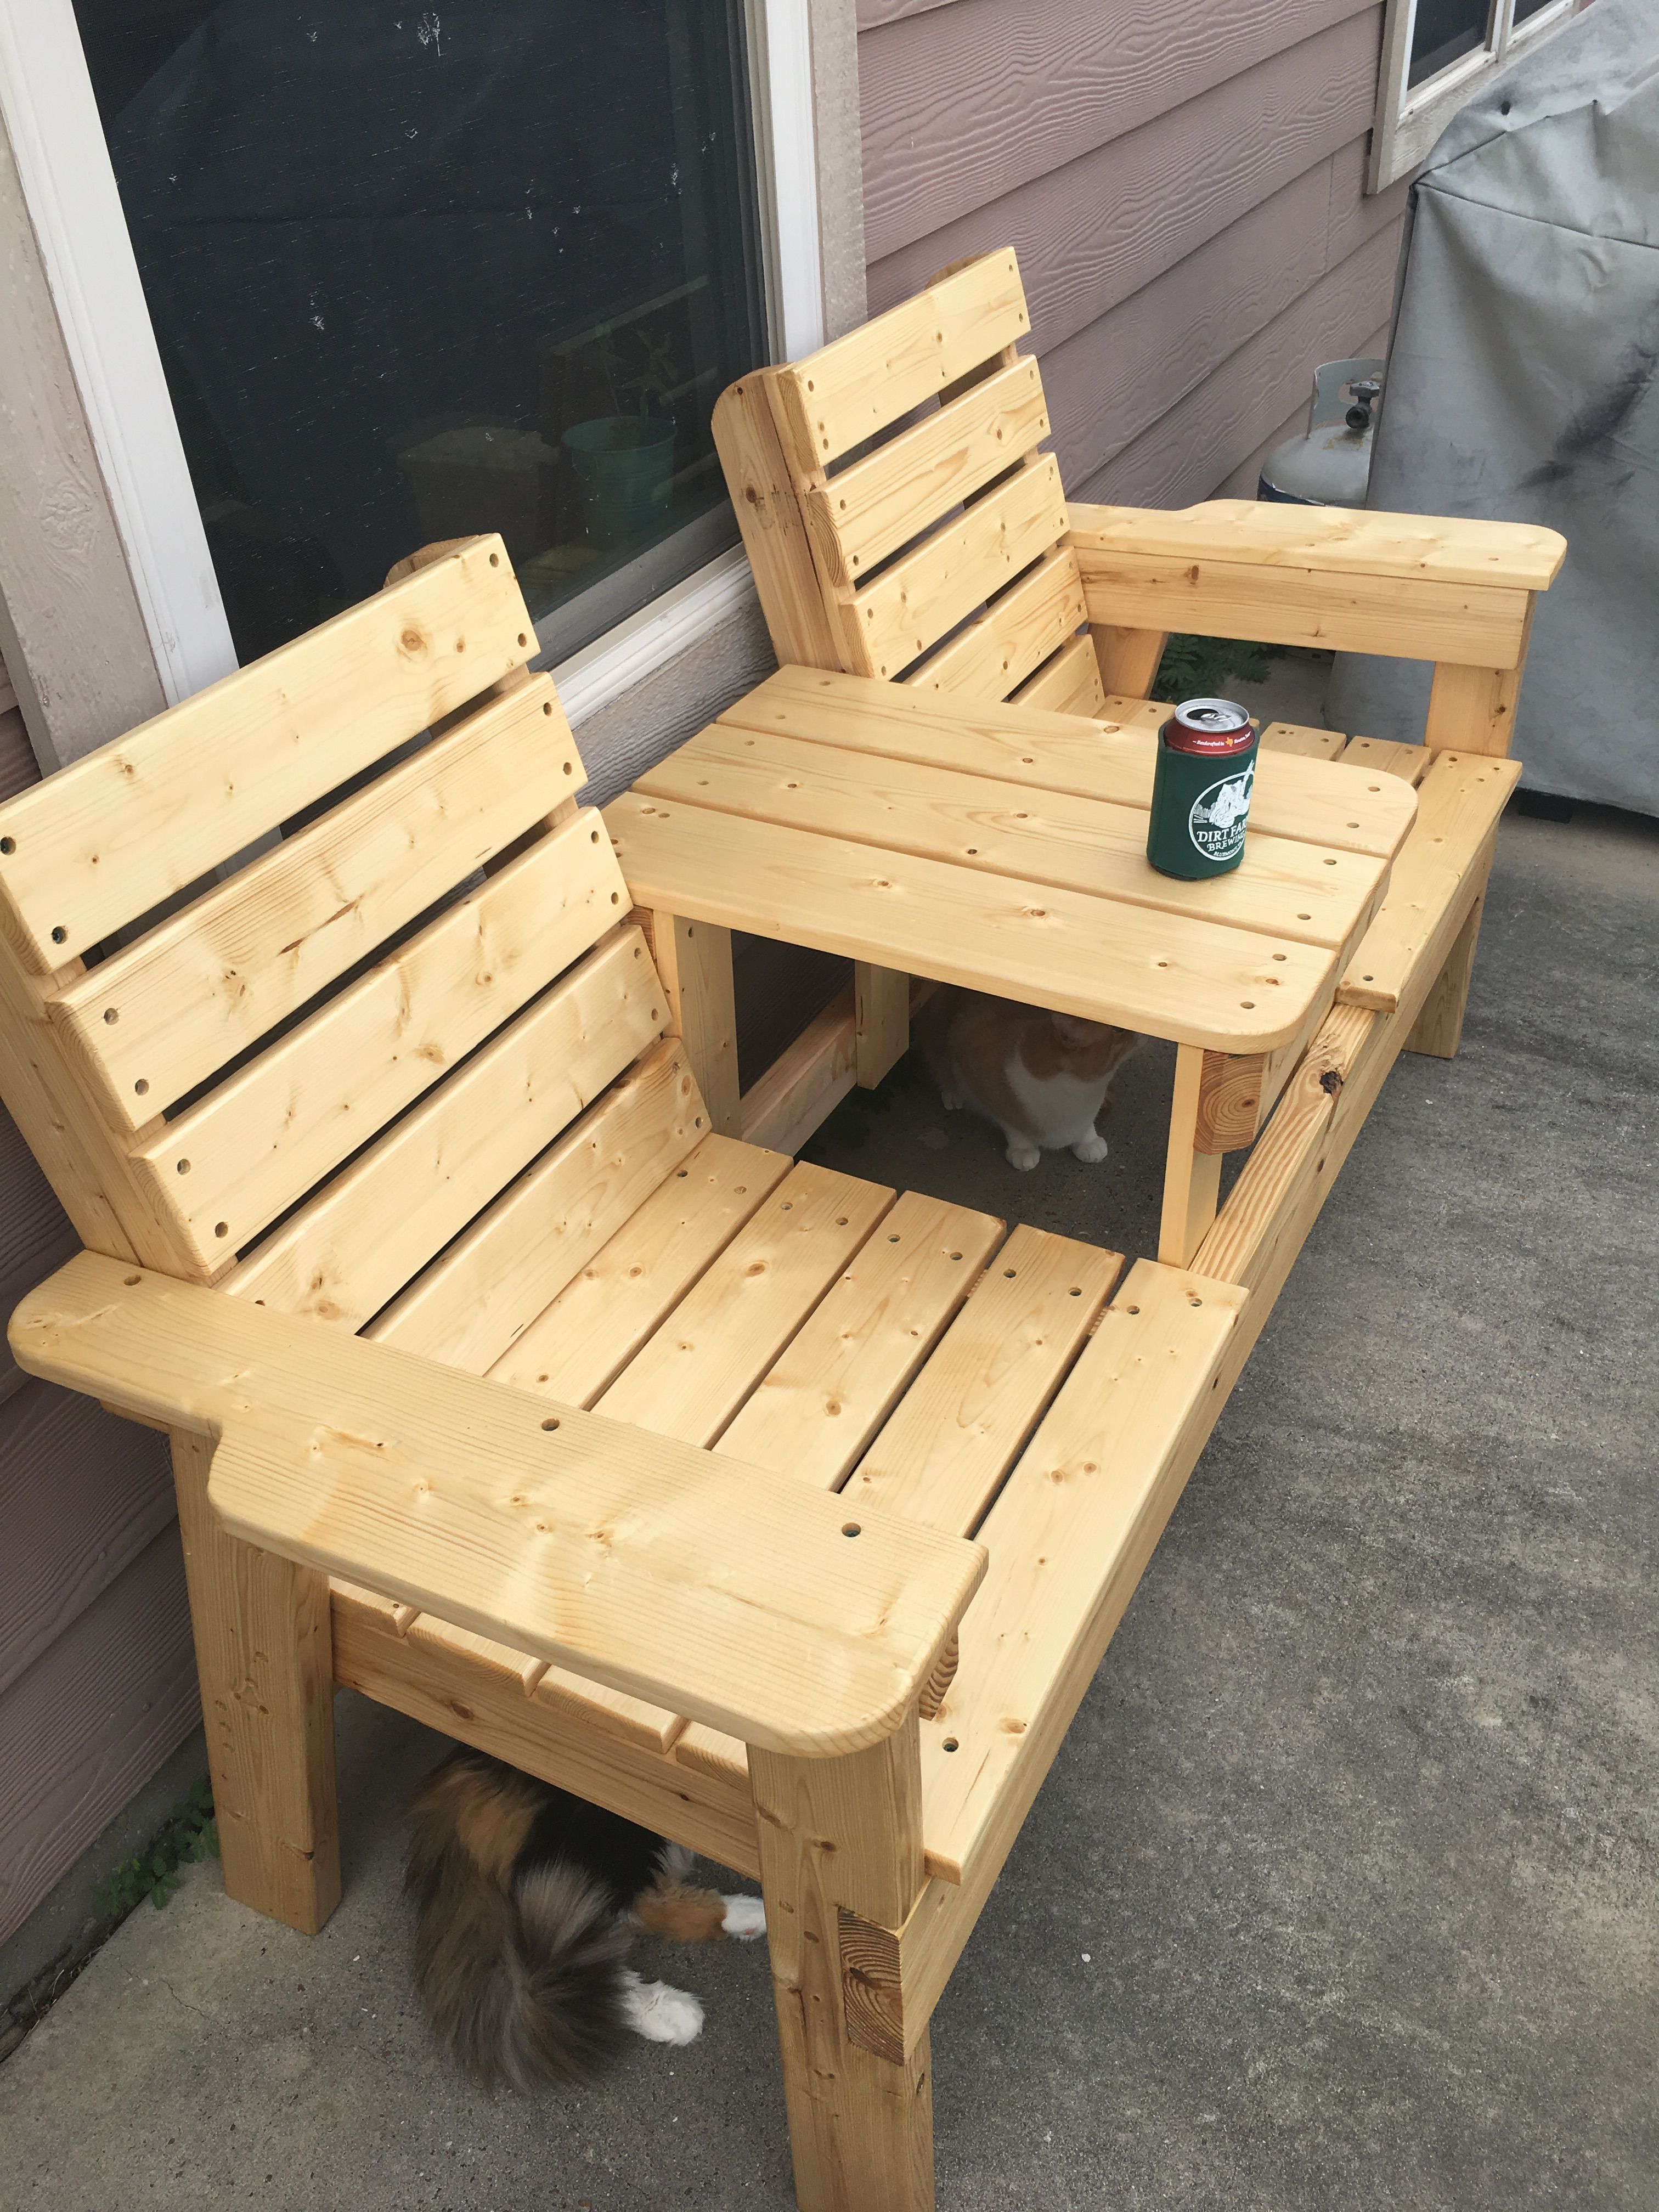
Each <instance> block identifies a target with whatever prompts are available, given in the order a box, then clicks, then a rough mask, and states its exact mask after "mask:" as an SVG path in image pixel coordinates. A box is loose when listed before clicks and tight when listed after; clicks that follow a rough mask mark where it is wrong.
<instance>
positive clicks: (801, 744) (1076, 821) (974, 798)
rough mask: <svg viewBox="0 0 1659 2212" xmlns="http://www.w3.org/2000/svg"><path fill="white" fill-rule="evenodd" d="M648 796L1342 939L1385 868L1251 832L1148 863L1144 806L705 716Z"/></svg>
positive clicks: (646, 788) (1178, 909) (1159, 907)
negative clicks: (1230, 847) (1236, 848)
mask: <svg viewBox="0 0 1659 2212" xmlns="http://www.w3.org/2000/svg"><path fill="white" fill-rule="evenodd" d="M634 789H635V791H642V792H645V793H647V794H648V795H649V796H650V797H653V798H661V799H672V800H677V801H679V802H680V803H682V804H684V805H692V806H712V807H717V808H718V809H719V810H720V811H721V812H722V813H728V814H741V815H744V816H745V817H749V818H750V819H752V820H756V821H763V822H776V823H782V824H784V825H786V826H787V827H793V828H795V829H812V830H815V831H817V833H818V834H820V835H823V836H840V837H845V838H848V839H851V840H853V841H854V842H863V843H866V844H870V845H878V846H882V847H884V848H889V849H890V850H892V851H895V852H902V853H914V854H923V855H926V856H927V857H928V858H930V859H933V860H951V861H954V862H956V863H957V864H958V865H960V866H963V867H970V868H978V869H981V870H982V871H984V872H986V873H987V874H991V875H1012V876H1018V877H1020V878H1024V879H1025V880H1027V881H1030V882H1033V883H1042V884H1054V885H1055V886H1057V887H1059V888H1060V889H1063V890H1079V891H1087V892H1091V893H1093V894H1096V895H1097V896H1101V897H1103V898H1111V899H1121V900H1125V901H1127V902H1128V903H1129V904H1131V905H1133V906H1144V907H1148V908H1152V909H1153V910H1155V911H1156V912H1158V913H1164V914H1185V915H1192V916H1194V918H1195V919H1197V920H1199V921H1212V922H1219V923H1224V924H1225V925H1226V926H1227V927H1230V928H1236V929H1252V930H1255V931H1258V932H1265V933H1267V934H1269V935H1272V936H1273V937H1275V938H1279V937H1290V938H1295V939H1297V940H1298V941H1300V942H1301V943H1303V944H1305V945H1345V944H1346V942H1347V940H1348V939H1349V937H1350V935H1351V934H1352V932H1353V930H1354V927H1355V926H1356V925H1357V923H1358V921H1359V920H1360V918H1361V916H1362V915H1364V912H1365V910H1366V908H1367V906H1368V905H1369V904H1370V901H1371V900H1372V898H1373V897H1374V896H1375V894H1376V889H1377V886H1378V884H1379V883H1380V881H1381V879H1382V876H1383V868H1384V863H1383V861H1382V860H1380V859H1378V858H1376V856H1375V855H1373V854H1364V853H1349V852H1344V851H1342V850H1340V849H1337V850H1334V851H1333V850H1330V849H1328V848H1321V847H1320V846H1317V845H1312V844H1308V843H1305V842H1303V841H1301V840H1300V839H1296V838H1289V837H1275V836H1273V835H1272V834H1271V833H1269V832H1265V831H1258V832H1257V834H1256V835H1255V836H1254V837H1251V838H1249V839H1248V840H1247V841H1246V844H1245V848H1244V858H1243V862H1242V863H1241V865H1240V866H1238V867H1237V868H1236V869H1234V870H1233V872H1231V874H1230V875H1225V876H1212V877H1210V878H1208V879H1207V880H1206V881H1202V882H1198V883H1183V882H1182V881H1181V880H1180V879H1179V878H1176V877H1174V876H1165V875H1161V874H1159V873H1158V871H1157V870H1156V869H1155V868H1152V867H1150V866H1148V865H1147V860H1146V810H1145V808H1143V807H1138V806H1130V805H1124V804H1122V803H1121V802H1120V801H1115V800H1110V799H1079V798H1077V797H1075V796H1074V795H1073V794H1071V793H1058V794H1056V793H1049V792H1043V793H1040V794H1039V793H1035V792H1033V791H1032V790H1031V788H1030V786H1029V785H1024V784H1018V783H1009V782H1004V781H998V780H996V779H994V778H993V777H989V776H981V775H962V774H958V773H957V772H956V771H954V770H952V769H939V768H933V767H927V766H923V765H922V764H921V763H917V762H909V761H890V760H874V759H872V757H871V756H870V755H868V754H866V753H855V752H853V751H850V750H845V749H843V748H842V747H839V746H835V745H829V744H812V743H811V742H809V741H808V740H806V739H805V738H786V737H781V736H778V735H776V734H775V733H774V732H757V731H749V730H741V729H735V728H732V727H731V726H726V725H724V724H720V723H716V724H715V725H714V726H713V727H712V728H710V729H707V730H704V731H702V732H700V733H699V734H698V735H697V736H696V738H692V739H691V740H690V743H689V744H685V745H683V746H682V747H681V748H680V750H678V752H675V753H671V754H670V755H669V757H668V758H667V759H666V760H665V761H662V762H660V763H659V764H658V765H657V766H656V767H655V768H653V769H647V771H646V773H645V774H644V775H642V776H640V777H639V778H638V779H637V780H636V781H635V785H634Z"/></svg>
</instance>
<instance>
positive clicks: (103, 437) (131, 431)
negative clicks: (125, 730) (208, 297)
mask: <svg viewBox="0 0 1659 2212" xmlns="http://www.w3.org/2000/svg"><path fill="white" fill-rule="evenodd" d="M0 113H3V115H4V118H5V123H6V129H7V131H8V133H9V137H10V138H11V143H12V152H13V155H14V156H15V160H16V163H17V171H18V175H19V178H20V179H21V183H22V186H23V194H24V197H25V198H26V200H27V203H28V210H29V216H30V220H31V221H32V222H33V225H34V230H35V235H36V237H37V239H38V240H39V241H40V258H41V260H42V262H43V263H44V264H45V267H46V281H47V283H49V284H50V285H51V287H52V301H53V304H54V305H55V306H56V307H57V310H58V322H59V324H60V325H61V327H62V329H63V332H64V344H65V346H66V348H67V349H68V352H69V356H70V362H71V364H72V366H73V368H74V372H75V380H76V385H77V386H79V389H80V394H81V404H82V407H83V408H84V410H85V411H86V418H87V427H88V430H89V431H90V433H91V436H92V441H93V447H94V451H95V452H96V453H97V455H98V462H99V466H100V468H101V469H102V471H103V474H104V481H105V484H106V488H107V489H108V493H109V499H110V505H111V507H112V510H113V513H114V515H115V522H116V527H117V528H118V530H119V532H120V533H121V543H122V546H123V548H124V550H125V554H126V558H127V567H128V568H129V570H130V571H131V575H132V581H133V588H134V590H135V592H137V599H138V604H139V606H140V608H141V609H142V610H143V617H144V628H145V629H146V631H147V632H148V634H149V641H150V648H151V651H152V652H153V653H154V654H155V664H156V667H157V668H158V670H159V671H160V673H161V687H162V690H164V691H165V693H166V694H167V700H168V702H169V704H172V703H174V702H177V701H179V700H180V699H183V698H186V697H188V696H189V695H190V693H191V692H192V691H199V690H201V688H202V686H203V685H204V684H212V683H214V682H216V680H217V679H218V678H220V677H221V676H226V675H228V674H229V672H230V671H231V670H232V669H233V668H234V667H235V665H236V652H235V647H234V646H233V645H232V643H231V641H230V629H229V625H228V623H227V622H226V620H225V610H224V603H223V601H222V599H221V598H220V596H219V582H218V579H217V577H216V575H215V574H214V570H213V562H212V559H211V556H210V554H209V552H208V545H207V533H206V532H205V531H204V529H203V527H202V516H201V510H200V508H199V507H197V503H196V492H195V488H194V486H193V485H192V484H191V478H190V468H189V465H188V464H187V462H186V461H185V449H184V446H183V443H182V441H180V439H179V425H178V423H177V422H176V420H175V419H174V416H173V402H172V399H171V398H169V396H168V393H167V379H166V377H165V376H164V375H163V374H162V372H161V355H160V353H159V351H158V350H157V349H156V344H155V331H154V330H153V329H152V328H151V325H150V319H149V308H148V307H147V306H146V305H145V303H144V294H143V285H142V284H141V283H140V282H139V278H138V264H137V261H136V260H135V259H134V258H133V252H132V245H131V240H130V239H129V238H128V236H127V227H126V222H125V218H124V216H122V213H121V201H120V195H119V193H118V191H117V189H116V184H115V171H114V169H113V167H112V165H111V161H110V156H109V148H108V146H107V144H106V143H105V138H104V131H103V125H101V123H100V120H99V117H98V103H97V101H96V100H95V99H94V96H93V89H92V80H91V78H90V76H88V73H87V64H86V57H85V55H84V53H83V52H82V47H81V35H80V33H79V31H78V30H77V29H76V21H75V10H74V8H73V6H72V4H71V0H0Z"/></svg>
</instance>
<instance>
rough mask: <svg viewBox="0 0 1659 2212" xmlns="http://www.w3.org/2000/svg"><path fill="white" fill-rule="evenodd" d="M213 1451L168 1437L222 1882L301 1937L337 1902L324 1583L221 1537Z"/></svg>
mask: <svg viewBox="0 0 1659 2212" xmlns="http://www.w3.org/2000/svg"><path fill="white" fill-rule="evenodd" d="M213 1449H214V1448H213V1446H212V1444H211V1443H209V1441H208V1440H207V1439H206V1438H205V1437H200V1436H197V1435H194V1434H192V1433H191V1432H190V1431H186V1430H182V1429H180V1430H175V1431H173V1482H174V1486H175V1488H176V1491H177V1493H178V1499H179V1534H180V1536H181V1538H182V1540H183V1543H184V1553H185V1583H186V1586H187V1587H188V1589H189V1592H190V1619H191V1631H192V1632H193V1634H194V1636H195V1639H196V1670H197V1676H198V1678H199V1680H200V1682H201V1686H202V1723H203V1726H204V1729H206V1731H207V1746H208V1771H209V1773H210V1776H211V1778H212V1781H213V1808H214V1813H215V1815H216V1819H217V1820H218V1824H219V1853H220V1857H221V1859H222V1862H223V1864H224V1870H225V1887H226V1889H227V1890H228V1892H229V1893H230V1894H231V1896H233V1897H234V1898H235V1899H236V1900H237V1902H238V1903H239V1904H241V1905H252V1907H253V1909H254V1910H255V1911H257V1912H268V1913H270V1916H271V1917H272V1918H273V1919H274V1920H281V1921H283V1922H285V1923H286V1924H287V1925H288V1926H289V1927H290V1928H296V1929H299V1931H300V1933H301V1935H303V1936H314V1935H315V1934H316V1932H317V1930H318V1929H319V1928H320V1927H321V1926H322V1924H323V1923H324V1921H325V1920H326V1919H327V1918H328V1916H329V1914H330V1913H331V1912H332V1911H333V1910H334V1908H335V1906H336V1905H337V1904H338V1903H339V1901H340V1838H339V1823H338V1815H337V1810H336V1806H335V1796H334V1671H333V1665H332V1660H331V1650H330V1643H329V1591H328V1577H327V1576H326V1575H324V1574H319V1572H318V1571H317V1570H316V1569H315V1568H314V1567H301V1566H295V1565H292V1564H290V1562H289V1560H287V1559H278V1558H277V1557H276V1554H275V1553H272V1552H264V1551H260V1550H258V1548H257V1547H255V1546H253V1545H252V1544H244V1543H242V1542H240V1541H238V1539H237V1538H236V1537H234V1536H230V1535H227V1534H226V1533H225V1531H224V1530H223V1528H221V1527H220V1525H219V1521H218V1516H216V1513H215V1512H214V1510H213V1509H212V1507H211V1506H210V1504H209V1503H208V1470H209V1468H210V1467H211V1465H212V1462H213Z"/></svg>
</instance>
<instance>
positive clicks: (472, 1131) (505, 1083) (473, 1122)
mask: <svg viewBox="0 0 1659 2212" xmlns="http://www.w3.org/2000/svg"><path fill="white" fill-rule="evenodd" d="M666 1005H667V1000H666V998H665V995H664V993H663V988H662V985H661V983H660V981H659V979H658V975H657V971H656V969H655V968H654V967H653V964H652V962H651V958H650V955H649V954H648V952H647V950H646V945H645V939H644V937H643V936H642V934H641V932H640V931H639V930H638V929H637V928H634V927H623V928H621V929H618V930H617V931H616V932H614V933H612V934H611V936H609V937H608V938H607V939H605V940H604V941H603V942H602V943H601V944H599V945H597V946H596V947H595V948H594V950H593V951H592V952H590V953H589V954H588V955H587V957H586V959H585V960H582V961H580V962H579V963H578V964H577V965H576V966H575V967H574V968H573V969H571V970H570V972H569V974H568V975H565V976H563V977H562V978H561V979H560V981H558V982H557V983H556V984H555V985H554V986H553V987H552V988H551V989H550V991H547V992H545V993H544V994H543V995H542V997H541V998H539V999H538V1000H536V1002H535V1004H534V1005H533V1006H529V1007H527V1008H526V1011H525V1012H523V1013H522V1014H520V1016H519V1018H517V1020H516V1021H514V1022H513V1023H512V1024H510V1025H509V1026H508V1027H507V1029H506V1030H503V1031H502V1033H501V1036H499V1037H497V1038H495V1040H494V1042H491V1043H490V1044H488V1045H486V1046H485V1047H484V1048H483V1051H481V1052H479V1053H477V1054H475V1056H474V1057H473V1058H472V1059H471V1060H469V1061H468V1062H467V1063H466V1066H465V1067H463V1068H461V1069H460V1070H459V1071H458V1072H457V1073H455V1074H454V1075H452V1076H451V1077H449V1079H447V1081H446V1082H444V1083H441V1085H439V1086H438V1088H437V1090H436V1091H435V1092H434V1093H433V1094H432V1096H431V1097H429V1098H427V1099H424V1100H423V1101H422V1103H421V1104H420V1105H418V1106H417V1107H416V1108H415V1109H414V1110H413V1112H411V1113H410V1114H408V1115H405V1116H404V1119H403V1120H402V1121H399V1122H398V1123H397V1124H396V1125H395V1127H392V1129H390V1130H388V1131H387V1133H386V1135H385V1136H384V1137H382V1138H381V1139H380V1142H379V1143H378V1144H376V1145H374V1146H371V1147H370V1148H369V1150H368V1152H365V1153H364V1154H363V1156H362V1158H361V1159H358V1160H354V1161H353V1163H352V1164H351V1165H350V1166H349V1168H348V1169H347V1170H345V1172H344V1173H343V1175H340V1176H337V1177H336V1178H335V1180H334V1181H333V1182H331V1184H330V1185H329V1186H328V1188H327V1189H326V1190H325V1191H324V1192H323V1193H322V1194H321V1195H320V1196H319V1197H318V1198H316V1199H314V1200H312V1201H311V1202H310V1203H309V1204H308V1205H307V1206H303V1207H302V1208H301V1211H300V1212H298V1213H297V1214H296V1215H295V1217H294V1218H293V1219H292V1220H291V1221H287V1222H284V1223H283V1226H282V1227H281V1228H280V1229H279V1230H277V1231H276V1234H275V1235H274V1236H273V1237H270V1239H269V1240H268V1242H267V1243H265V1244H264V1246H263V1247H262V1248H261V1249H260V1250H258V1252H256V1253H255V1254H253V1255H252V1256H251V1257H250V1258H249V1259H248V1260H246V1261H245V1262H244V1263H243V1265H242V1266H241V1267H239V1268H238V1269H237V1270H236V1272H235V1273H234V1275H232V1276H231V1277H230V1278H229V1279H228V1281H227V1282H226V1284H225V1288H226V1289H228V1290H230V1291H235V1292H236V1293H237V1294H238V1295H239V1296H241V1297H251V1298H253V1299H254V1300H255V1301H256V1302H257V1303H258V1304H262V1305H272V1306H279V1307H281V1308H282V1309H283V1310H284V1311H285V1312H288V1313H308V1314H314V1315H315V1316H317V1317H318V1318H319V1320H323V1321H327V1322H333V1323H335V1324H336V1325H337V1326H338V1327H341V1328H353V1329H355V1328H362V1325H363V1323H364V1322H366V1321H368V1320H369V1319H370V1318H371V1316H373V1315H374V1314H376V1313H378V1312H379V1311H380V1308H381V1307H382V1306H384V1305H385V1304H386V1303H387V1301H388V1300H389V1299H391V1298H392V1297H395V1296H396V1295H397V1293H398V1291H400V1290H402V1289H403V1287H404V1285H405V1284H406V1283H408V1282H409V1281H410V1280H411V1279H412V1278H413V1277H414V1276H415V1275H416V1274H417V1273H419V1271H420V1270H421V1269H422V1267H424V1266H425V1265H426V1263H427V1261H428V1260H430V1259H431V1258H432V1256H433V1255H434V1254H435V1253H437V1252H441V1250H442V1249H443V1248H444V1246H445V1245H446V1244H447V1243H449V1242H450V1240H451V1238H452V1237H456V1236H458V1235H459V1232H460V1231H462V1230H463V1229H465V1227H466V1225H467V1224H468V1222H470V1221H471V1219H472V1218H473V1216H474V1215H475V1214H477V1213H478V1212H481V1211H482V1210H483V1207H484V1206H487V1205H488V1204H489V1201H490V1200H491V1199H493V1198H495V1196H496V1194H498V1193H499V1192H500V1191H501V1190H502V1189H503V1188H505V1187H506V1185H507V1183H508V1182H510V1181H511V1180H512V1178H513V1176H516V1175H517V1174H518V1173H519V1172H520V1170H521V1169H522V1168H523V1167H525V1166H526V1164H527V1163H528V1162H529V1161H531V1160H532V1159H533V1158H535V1157H536V1155H537V1154H538V1152H541V1151H542V1150H544V1147H545V1146H548V1145H549V1144H550V1143H551V1142H552V1140H553V1139H554V1138H555V1137H556V1136H557V1135H558V1134H559V1133H560V1132H561V1131H562V1129H563V1128H565V1127H567V1125H568V1123H569V1122H571V1121H574V1119H575V1117H576V1115H578V1114H580V1112H581V1111H582V1109H583V1108H584V1107H586V1105H587V1104H588V1103H590V1102H591V1101H592V1099H593V1098H595V1097H597V1096H598V1095H599V1092H600V1091H603V1090H604V1088H605V1085H606V1084H607V1083H609V1082H611V1080H612V1079H613V1078H614V1077H616V1076H617V1075H619V1074H620V1073H622V1071H623V1068H625V1067H626V1066H628V1064H629V1061H630V1060H633V1059H635V1057H636V1056H637V1055H638V1054H640V1053H641V1052H642V1051H643V1050H644V1049H645V1048H646V1047H647V1045H649V1044H650V1043H651V1042H653V1039H654V1038H656V1037H658V1036H660V1035H661V1033H662V1027H663V1022H664V1018H665V1014H664V1009H665V1006H666Z"/></svg>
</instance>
